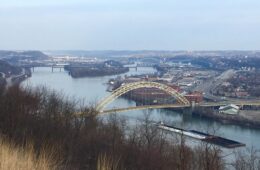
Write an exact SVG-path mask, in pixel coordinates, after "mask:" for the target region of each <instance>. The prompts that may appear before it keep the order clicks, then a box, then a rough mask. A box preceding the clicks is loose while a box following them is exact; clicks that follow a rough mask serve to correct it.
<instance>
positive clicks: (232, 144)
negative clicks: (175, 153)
mask: <svg viewBox="0 0 260 170" xmlns="http://www.w3.org/2000/svg"><path fill="white" fill-rule="evenodd" d="M157 126H158V128H160V129H163V130H167V131H170V132H174V133H177V134H182V135H184V136H187V137H191V138H194V139H197V140H201V141H203V142H207V143H211V144H214V145H218V146H221V147H224V148H237V147H244V146H246V145H245V144H243V143H240V142H237V141H234V140H230V139H226V138H223V137H220V136H215V135H211V134H208V133H203V132H199V131H197V130H185V129H181V128H177V127H174V126H169V125H165V124H163V123H160V124H157Z"/></svg>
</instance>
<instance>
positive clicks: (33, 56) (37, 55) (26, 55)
mask: <svg viewBox="0 0 260 170" xmlns="http://www.w3.org/2000/svg"><path fill="white" fill-rule="evenodd" d="M48 57H49V56H48V55H46V54H44V53H42V52H41V51H1V50H0V59H2V60H6V61H10V62H12V61H17V60H21V59H30V60H43V59H47V58H48Z"/></svg>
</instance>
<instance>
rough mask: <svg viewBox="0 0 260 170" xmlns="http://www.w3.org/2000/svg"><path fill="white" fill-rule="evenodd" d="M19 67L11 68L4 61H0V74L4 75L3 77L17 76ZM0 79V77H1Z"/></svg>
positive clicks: (19, 70)
mask: <svg viewBox="0 0 260 170" xmlns="http://www.w3.org/2000/svg"><path fill="white" fill-rule="evenodd" d="M21 71H22V70H21V68H20V67H16V66H12V65H10V64H9V63H8V62H6V61H2V60H0V72H1V73H4V74H5V75H7V76H8V75H11V74H19V73H20V72H21ZM1 77H2V75H1Z"/></svg>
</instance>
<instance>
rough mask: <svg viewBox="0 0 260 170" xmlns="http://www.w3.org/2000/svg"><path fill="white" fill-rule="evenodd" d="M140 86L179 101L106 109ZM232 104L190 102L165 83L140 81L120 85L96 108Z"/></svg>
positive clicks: (101, 110) (122, 109) (122, 110)
mask: <svg viewBox="0 0 260 170" xmlns="http://www.w3.org/2000/svg"><path fill="white" fill-rule="evenodd" d="M140 88H156V89H160V90H162V91H164V92H165V93H167V94H169V95H171V96H172V97H174V98H175V99H176V100H177V102H178V103H174V104H160V105H144V106H133V107H127V108H113V109H108V110H105V107H106V106H107V105H108V104H110V103H112V102H113V101H114V100H115V99H117V98H118V97H120V96H122V95H123V94H125V93H127V92H129V91H132V90H135V89H140ZM232 103H233V104H235V105H238V106H245V105H249V106H260V102H242V101H240V102H232ZM227 104H230V102H214V103H213V102H212V103H196V104H195V103H190V102H189V101H188V100H187V99H186V98H185V97H184V96H183V95H182V94H180V93H179V92H177V91H176V90H175V89H173V88H171V87H170V86H167V85H165V84H161V83H157V82H148V81H140V82H134V83H128V84H125V85H122V86H120V87H119V88H117V89H116V90H114V91H113V92H112V93H111V94H110V95H109V96H107V97H105V98H104V99H102V100H101V101H100V102H99V103H98V104H97V105H96V110H97V111H98V112H99V113H115V112H124V111H130V110H142V109H163V108H179V109H180V108H191V107H197V106H200V107H217V106H224V105H227Z"/></svg>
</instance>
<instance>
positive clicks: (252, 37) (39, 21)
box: [0, 0, 260, 50]
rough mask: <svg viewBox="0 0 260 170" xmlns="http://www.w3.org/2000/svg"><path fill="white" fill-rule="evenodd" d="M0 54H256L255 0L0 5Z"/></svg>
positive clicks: (258, 21)
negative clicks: (119, 51) (48, 52)
mask: <svg viewBox="0 0 260 170" xmlns="http://www.w3.org/2000/svg"><path fill="white" fill-rule="evenodd" d="M0 49H2V50H3V49H9V50H10V49H12V50H71V49H76V50H77V49H79V50H143V49H146V50H231V49H232V50H233V49H234V50H259V49H260V0H56V1H55V2H54V0H0Z"/></svg>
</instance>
